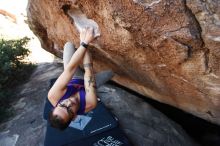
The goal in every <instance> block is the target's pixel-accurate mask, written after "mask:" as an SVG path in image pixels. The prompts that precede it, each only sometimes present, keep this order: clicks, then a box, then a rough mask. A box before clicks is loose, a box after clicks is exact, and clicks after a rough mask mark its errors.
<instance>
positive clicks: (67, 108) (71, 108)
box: [53, 98, 79, 121]
mask: <svg viewBox="0 0 220 146" xmlns="http://www.w3.org/2000/svg"><path fill="white" fill-rule="evenodd" d="M78 104H79V102H77V100H76V98H68V99H65V100H63V101H62V102H60V103H58V105H57V106H56V108H55V109H54V111H53V114H54V115H58V116H59V117H61V118H62V119H64V120H65V121H67V120H72V119H74V118H75V117H76V115H77V114H76V112H77V110H78V107H79V106H78Z"/></svg>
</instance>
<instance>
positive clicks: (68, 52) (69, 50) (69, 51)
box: [63, 42, 83, 78]
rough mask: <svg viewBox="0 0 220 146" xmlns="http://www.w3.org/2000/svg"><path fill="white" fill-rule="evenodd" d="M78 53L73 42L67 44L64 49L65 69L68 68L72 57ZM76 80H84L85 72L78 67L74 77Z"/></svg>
mask: <svg viewBox="0 0 220 146" xmlns="http://www.w3.org/2000/svg"><path fill="white" fill-rule="evenodd" d="M75 51H76V49H75V47H74V44H73V43H71V42H66V44H65V45H64V49H63V67H64V69H65V68H66V66H67V64H68V63H69V61H70V59H71V57H72V55H73V54H74V52H75ZM73 77H74V78H83V72H82V70H81V69H80V68H79V67H78V68H77V69H76V72H75V73H74V75H73Z"/></svg>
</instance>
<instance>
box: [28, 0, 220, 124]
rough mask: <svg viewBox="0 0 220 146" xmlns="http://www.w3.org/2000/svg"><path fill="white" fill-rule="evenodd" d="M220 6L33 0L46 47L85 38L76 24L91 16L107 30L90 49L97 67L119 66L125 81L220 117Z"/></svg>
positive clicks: (35, 25) (155, 0)
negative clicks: (80, 37)
mask: <svg viewBox="0 0 220 146" xmlns="http://www.w3.org/2000/svg"><path fill="white" fill-rule="evenodd" d="M219 7H220V2H218V1H217V0H215V1H209V2H203V1H202V0H195V1H189V0H186V1H183V0H176V1H169V0H133V1H132V0H123V1H120V0H95V1H93V0H53V1H50V0H29V5H28V7H27V11H28V22H29V27H30V28H31V29H32V31H33V32H34V33H35V34H36V35H37V36H38V37H39V39H40V40H41V44H42V47H43V48H44V49H46V50H48V51H49V52H52V53H53V54H55V55H57V56H59V57H61V56H62V46H63V45H64V43H65V42H66V41H73V42H74V43H75V44H79V39H78V38H79V32H78V30H80V26H77V24H79V25H80V24H81V26H82V25H85V23H87V22H86V19H90V20H91V21H90V22H91V23H89V25H93V26H95V25H96V24H97V25H98V28H97V33H98V29H99V31H100V34H101V37H99V38H98V39H97V40H96V41H95V42H94V43H93V45H92V47H91V48H90V49H91V50H92V53H93V57H94V60H95V69H96V71H99V70H104V69H112V70H113V71H114V72H115V73H116V74H117V75H116V77H115V78H114V80H115V81H116V82H118V83H120V84H121V85H123V86H126V87H128V88H130V89H132V90H135V91H137V92H139V93H141V94H143V95H146V96H149V97H151V98H153V99H155V100H158V101H160V102H163V103H167V104H170V105H173V106H175V107H177V108H180V109H182V110H185V111H187V112H189V113H192V114H194V115H196V116H198V117H201V118H203V119H206V120H208V121H211V122H213V123H217V124H220V98H219V95H220V66H219V62H220V51H219V50H220V49H219V43H220V39H219V38H220V26H219V25H220V24H219V23H220V21H219V19H220V12H219ZM70 12H71V15H69V14H70ZM74 12H77V13H78V12H79V13H82V14H84V15H83V16H85V18H82V19H83V21H78V20H77V19H74V18H73V17H71V16H72V15H74ZM80 16H82V15H80ZM84 20H85V21H84ZM92 20H93V21H94V22H95V23H96V24H95V23H93V21H92Z"/></svg>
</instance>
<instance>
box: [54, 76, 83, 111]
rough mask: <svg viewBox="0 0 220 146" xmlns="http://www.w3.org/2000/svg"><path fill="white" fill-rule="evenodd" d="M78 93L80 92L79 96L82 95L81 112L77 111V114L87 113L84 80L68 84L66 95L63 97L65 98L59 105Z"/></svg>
mask: <svg viewBox="0 0 220 146" xmlns="http://www.w3.org/2000/svg"><path fill="white" fill-rule="evenodd" d="M77 92H79V95H80V107H79V110H78V111H77V114H79V115H81V114H84V113H85V107H86V97H85V95H86V94H85V88H84V80H83V79H72V80H71V81H70V82H69V83H68V84H67V90H66V93H65V94H64V95H63V97H61V99H60V100H59V101H58V103H60V102H61V101H63V100H65V99H67V98H69V97H70V96H71V95H73V94H75V93H77ZM58 103H57V104H58Z"/></svg>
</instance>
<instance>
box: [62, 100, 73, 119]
mask: <svg viewBox="0 0 220 146" xmlns="http://www.w3.org/2000/svg"><path fill="white" fill-rule="evenodd" d="M58 105H59V106H60V107H63V108H65V109H66V111H67V113H68V115H69V116H70V117H73V116H74V115H75V113H74V112H73V111H72V110H71V107H72V106H73V104H70V105H69V106H66V105H65V104H63V103H62V102H61V103H58Z"/></svg>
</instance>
